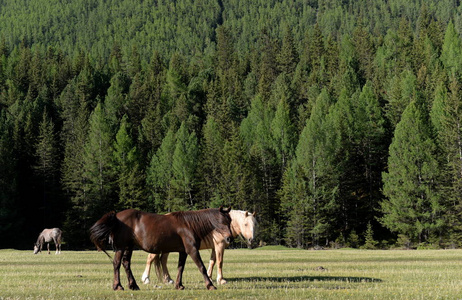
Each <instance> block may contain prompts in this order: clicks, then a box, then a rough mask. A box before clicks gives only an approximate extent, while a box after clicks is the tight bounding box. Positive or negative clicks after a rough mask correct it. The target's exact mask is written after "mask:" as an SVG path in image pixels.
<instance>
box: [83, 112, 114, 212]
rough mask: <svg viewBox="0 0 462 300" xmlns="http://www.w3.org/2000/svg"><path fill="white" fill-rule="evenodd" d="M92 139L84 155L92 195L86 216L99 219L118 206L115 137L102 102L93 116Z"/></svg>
mask: <svg viewBox="0 0 462 300" xmlns="http://www.w3.org/2000/svg"><path fill="white" fill-rule="evenodd" d="M89 123H90V124H89V125H90V127H89V131H88V139H87V141H86V143H85V149H84V155H83V170H84V173H83V176H84V178H85V183H84V187H85V191H86V193H87V194H88V199H89V202H88V211H87V213H86V214H85V215H84V216H83V217H85V216H86V217H88V218H91V219H93V218H95V217H97V216H101V215H103V214H104V213H105V212H107V211H109V210H111V209H114V204H115V203H116V199H115V186H114V182H115V180H114V176H115V174H114V171H115V170H114V163H113V136H112V133H111V130H110V127H109V124H108V120H107V118H106V113H105V111H104V105H103V104H102V103H98V105H97V106H96V108H95V110H94V111H93V112H92V113H91V115H90V118H89Z"/></svg>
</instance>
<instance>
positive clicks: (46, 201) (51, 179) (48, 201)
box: [35, 110, 65, 226]
mask: <svg viewBox="0 0 462 300" xmlns="http://www.w3.org/2000/svg"><path fill="white" fill-rule="evenodd" d="M57 151H58V147H57V141H56V137H55V129H54V124H53V122H52V120H51V119H49V117H48V114H47V111H46V110H45V111H44V112H43V118H42V121H41V123H40V127H39V135H38V141H37V145H36V152H35V155H36V158H37V164H36V166H35V171H36V172H37V174H38V176H39V178H40V179H41V181H42V182H41V183H42V197H41V201H42V205H43V206H42V208H43V220H44V221H45V222H49V221H50V220H51V219H52V218H53V216H55V215H56V214H58V215H59V212H60V210H62V209H64V208H65V207H64V206H63V205H62V203H58V202H57V200H58V199H57V196H58V195H57V190H58V189H57V187H58V186H59V156H58V153H57ZM51 225H53V224H48V225H47V226H51Z"/></svg>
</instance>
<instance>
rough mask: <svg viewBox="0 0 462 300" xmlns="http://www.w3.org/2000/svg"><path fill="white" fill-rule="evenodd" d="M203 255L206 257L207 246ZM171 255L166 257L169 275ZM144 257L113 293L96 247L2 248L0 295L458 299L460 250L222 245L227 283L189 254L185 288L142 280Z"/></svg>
mask: <svg viewBox="0 0 462 300" xmlns="http://www.w3.org/2000/svg"><path fill="white" fill-rule="evenodd" d="M53 249H54V247H53ZM201 255H202V257H203V259H204V261H205V263H206V264H207V263H208V258H209V255H210V250H203V251H201ZM177 258H178V254H177V253H172V254H171V256H170V260H169V268H170V273H171V275H172V277H175V276H176V273H177V272H176V264H177ZM145 261H146V253H145V252H143V251H136V252H135V253H134V255H133V260H132V270H133V273H134V275H135V278H136V279H137V282H138V285H139V286H140V288H141V290H140V291H130V290H128V289H126V290H125V291H118V292H114V291H112V289H111V286H112V280H113V271H112V264H111V262H110V260H109V259H108V257H107V256H106V255H104V254H103V253H101V252H96V251H63V253H62V254H61V255H54V254H51V255H48V254H46V252H42V253H41V254H38V255H33V254H32V250H30V251H18V250H10V249H5V250H0V299H462V250H417V251H416V250H411V251H404V250H403V251H401V250H394V251H391V250H388V251H379V250H377V251H370V250H326V251H312V250H311V251H310V250H293V249H286V248H278V247H265V248H260V249H253V250H249V249H241V250H227V251H226V252H225V264H224V277H225V279H227V280H228V284H226V285H223V286H218V290H216V291H207V290H206V289H205V285H204V281H203V278H202V275H201V274H200V273H199V272H198V270H197V268H196V266H195V265H194V263H193V262H192V260H191V259H190V258H188V260H187V265H186V269H185V272H184V277H183V284H184V286H185V287H186V289H185V290H184V291H177V290H175V289H174V288H173V286H172V285H166V284H160V283H158V282H157V280H156V278H155V274H154V273H153V272H152V273H151V284H149V285H145V284H143V283H142V282H141V280H140V278H141V275H142V273H143V270H144V266H145ZM320 267H322V268H320ZM121 275H122V276H121V279H122V285H123V286H124V287H126V286H127V279H126V276H125V272H124V271H122V272H121ZM215 276H216V270H215V272H214V278H216V277H215Z"/></svg>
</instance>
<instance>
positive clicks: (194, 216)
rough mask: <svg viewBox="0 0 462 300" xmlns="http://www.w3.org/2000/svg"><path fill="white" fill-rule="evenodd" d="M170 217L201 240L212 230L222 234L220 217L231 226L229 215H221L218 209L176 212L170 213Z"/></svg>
mask: <svg viewBox="0 0 462 300" xmlns="http://www.w3.org/2000/svg"><path fill="white" fill-rule="evenodd" d="M171 215H173V216H174V217H175V218H176V219H177V220H179V221H181V222H183V223H184V224H185V225H186V226H188V227H189V228H190V229H191V230H192V231H193V232H194V233H195V234H196V235H197V237H198V238H199V239H201V240H203V239H204V238H205V237H206V236H207V235H209V234H210V233H211V232H212V231H214V230H217V231H218V232H220V233H222V234H224V232H221V231H220V227H221V226H222V224H221V222H220V215H222V216H223V217H224V218H226V221H227V222H228V225H230V224H231V217H230V216H229V214H223V213H221V212H220V210H219V209H218V208H208V209H202V210H196V211H177V212H172V213H171Z"/></svg>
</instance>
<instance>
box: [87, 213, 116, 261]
mask: <svg viewBox="0 0 462 300" xmlns="http://www.w3.org/2000/svg"><path fill="white" fill-rule="evenodd" d="M117 223H118V219H117V217H116V212H115V211H111V212H109V213H107V214H105V215H104V216H103V217H102V218H101V219H99V220H98V221H96V223H95V224H94V225H93V226H92V227H91V228H90V239H91V241H92V242H93V244H95V246H96V248H97V249H98V251H103V252H104V253H106V255H107V256H108V257H109V258H111V257H110V256H109V254H108V253H107V252H106V244H108V243H109V244H112V235H113V233H114V230H115V229H116V226H117Z"/></svg>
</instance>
